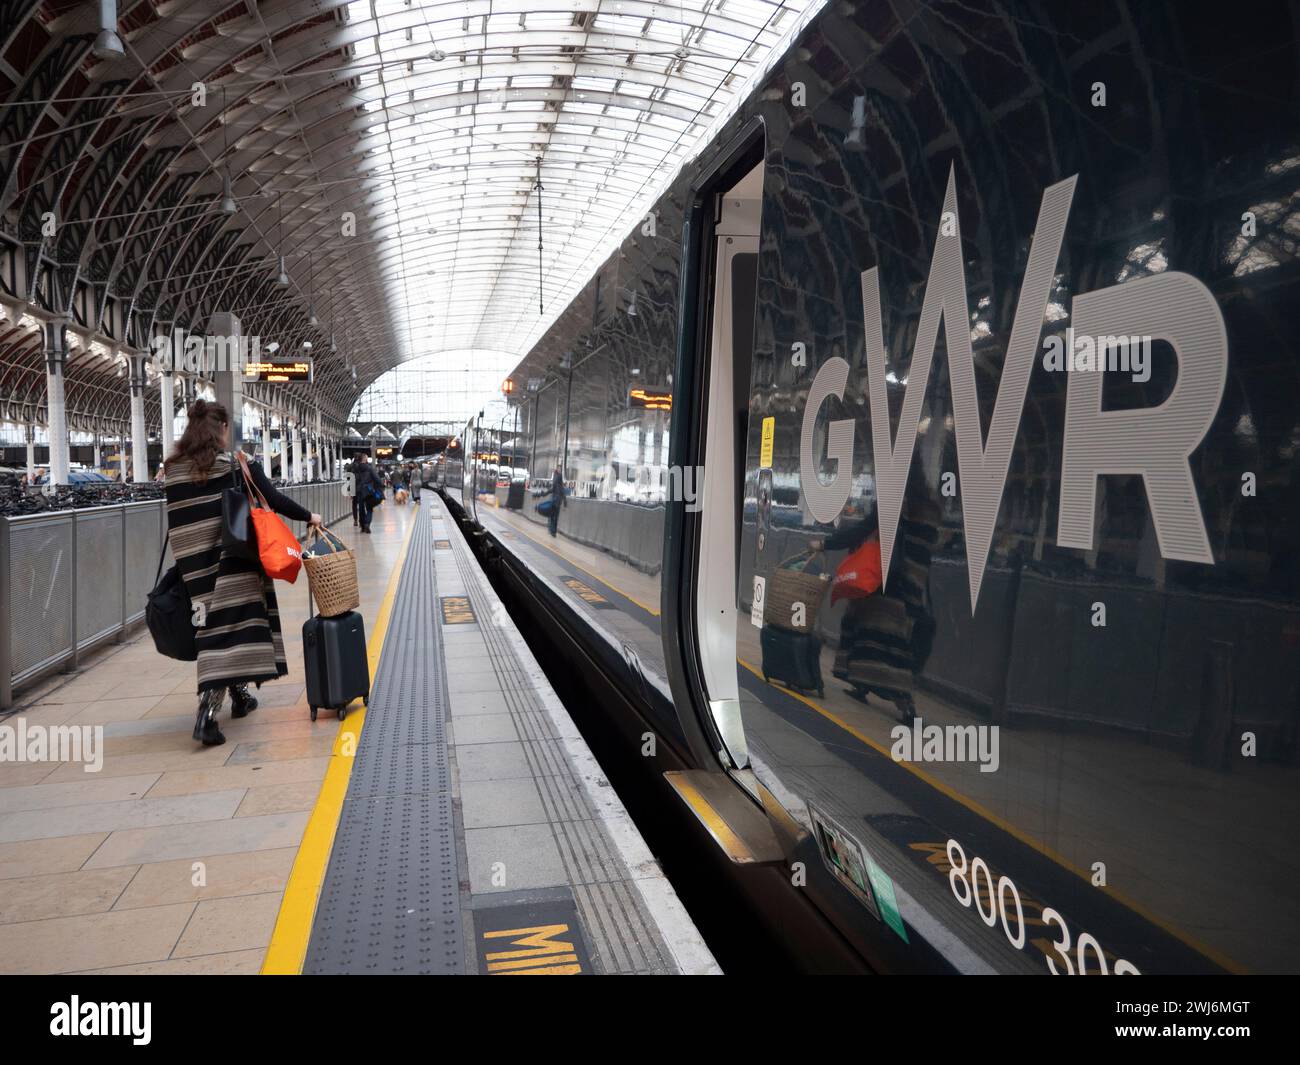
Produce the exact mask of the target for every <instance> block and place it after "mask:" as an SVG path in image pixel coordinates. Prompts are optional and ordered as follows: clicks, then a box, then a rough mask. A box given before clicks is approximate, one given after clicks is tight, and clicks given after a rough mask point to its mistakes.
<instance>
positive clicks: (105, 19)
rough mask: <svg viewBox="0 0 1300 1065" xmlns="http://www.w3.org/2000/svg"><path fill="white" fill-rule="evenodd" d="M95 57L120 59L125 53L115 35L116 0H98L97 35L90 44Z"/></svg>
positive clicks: (119, 38)
mask: <svg viewBox="0 0 1300 1065" xmlns="http://www.w3.org/2000/svg"><path fill="white" fill-rule="evenodd" d="M90 50H91V52H93V53H94V56H95V58H96V59H121V58H122V57H123V56H124V55H126V49H125V48H123V47H122V38H121V37H119V36H118V35H117V0H99V35H98V36H97V37H96V38H95V43H94V44H93V45H91V46H90Z"/></svg>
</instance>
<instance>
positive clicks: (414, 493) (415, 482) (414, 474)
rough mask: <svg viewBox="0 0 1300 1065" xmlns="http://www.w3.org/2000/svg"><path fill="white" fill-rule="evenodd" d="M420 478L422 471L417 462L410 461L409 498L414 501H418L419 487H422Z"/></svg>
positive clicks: (421, 477)
mask: <svg viewBox="0 0 1300 1065" xmlns="http://www.w3.org/2000/svg"><path fill="white" fill-rule="evenodd" d="M422 479H423V472H422V471H421V469H420V467H419V464H418V463H414V462H413V463H411V499H412V501H413V502H416V503H418V502H419V501H420V489H421V488H422V487H423V485H421V483H420V482H421V480H422Z"/></svg>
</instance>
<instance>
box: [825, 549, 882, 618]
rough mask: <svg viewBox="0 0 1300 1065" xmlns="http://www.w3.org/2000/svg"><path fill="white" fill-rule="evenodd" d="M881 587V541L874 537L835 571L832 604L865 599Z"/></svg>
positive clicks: (832, 584) (832, 583) (832, 585)
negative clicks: (841, 600) (845, 600)
mask: <svg viewBox="0 0 1300 1065" xmlns="http://www.w3.org/2000/svg"><path fill="white" fill-rule="evenodd" d="M880 585H881V579H880V541H879V540H877V539H876V538H875V537H874V536H872V538H871V539H870V540H868V541H867V542H866V543H865V544H863V545H862V546H861V547H859V548H858V549H857V550H856V551H854V552H853V554H851V555H849V557H848V558H846V559H845V560H844V561H843V562H841V563H840V565H839V569H837V570H836V571H835V579H834V580H833V581H832V582H831V602H832V603H835V602H837V601H838V600H840V599H865V598H866V597H867V596H869V595H871V593H872V592H874V591H876V590H877V589H878V588H879V587H880Z"/></svg>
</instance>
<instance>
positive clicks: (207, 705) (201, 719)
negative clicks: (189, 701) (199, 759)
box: [194, 688, 226, 747]
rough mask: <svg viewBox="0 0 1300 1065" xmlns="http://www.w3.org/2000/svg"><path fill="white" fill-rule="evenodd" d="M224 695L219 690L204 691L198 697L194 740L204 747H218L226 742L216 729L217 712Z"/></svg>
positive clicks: (223, 735)
mask: <svg viewBox="0 0 1300 1065" xmlns="http://www.w3.org/2000/svg"><path fill="white" fill-rule="evenodd" d="M225 695H226V693H225V692H224V691H222V690H221V689H220V688H216V689H212V690H209V691H205V692H204V693H203V694H202V695H200V696H199V712H198V714H197V715H196V716H195V718H194V738H195V739H196V740H197V741H198V742H199V743H201V744H203V746H205V747H219V746H220V745H221V744H223V743H225V742H226V736H225V733H223V732H222V731H221V729H219V728H218V727H217V711H218V710H220V709H221V703H222V701H223V700H224V699H225Z"/></svg>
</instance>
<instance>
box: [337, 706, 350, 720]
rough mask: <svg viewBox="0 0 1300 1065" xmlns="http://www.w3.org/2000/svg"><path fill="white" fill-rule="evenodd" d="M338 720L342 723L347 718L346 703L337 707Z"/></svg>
mask: <svg viewBox="0 0 1300 1065" xmlns="http://www.w3.org/2000/svg"><path fill="white" fill-rule="evenodd" d="M338 713H339V720H340V721H342V720H343V719H344V718H345V717H347V716H348V707H347V704H346V703H340V704H339V707H338Z"/></svg>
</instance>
